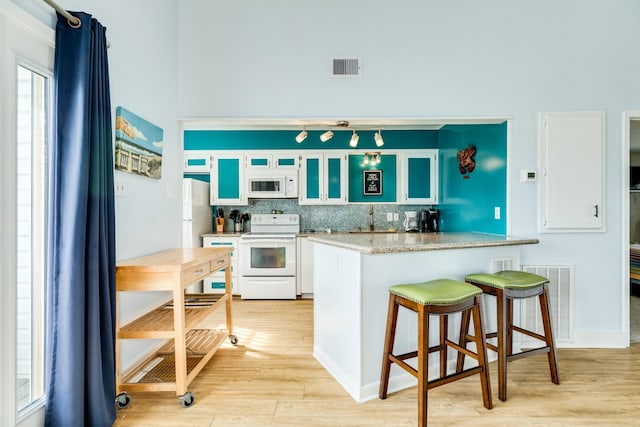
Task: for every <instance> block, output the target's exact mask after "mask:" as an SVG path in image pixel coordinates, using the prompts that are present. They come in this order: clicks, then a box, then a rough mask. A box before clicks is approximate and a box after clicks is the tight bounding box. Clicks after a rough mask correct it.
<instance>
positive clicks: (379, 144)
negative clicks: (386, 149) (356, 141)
mask: <svg viewBox="0 0 640 427" xmlns="http://www.w3.org/2000/svg"><path fill="white" fill-rule="evenodd" d="M373 140H374V141H375V142H376V147H382V146H383V145H384V139H382V134H381V133H380V131H378V132H376V133H375V134H374V135H373Z"/></svg>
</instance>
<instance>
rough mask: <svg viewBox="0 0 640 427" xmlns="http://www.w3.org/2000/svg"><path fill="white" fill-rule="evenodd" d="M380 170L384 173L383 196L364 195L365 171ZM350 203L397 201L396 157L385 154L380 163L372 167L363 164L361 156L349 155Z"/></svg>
mask: <svg viewBox="0 0 640 427" xmlns="http://www.w3.org/2000/svg"><path fill="white" fill-rule="evenodd" d="M372 169H378V170H381V171H382V194H381V195H379V196H373V195H368V196H365V195H364V194H362V180H363V176H362V175H363V174H362V171H364V170H372ZM349 201H350V202H369V203H378V202H388V203H393V202H395V201H396V155H395V154H386V155H385V154H383V155H381V156H380V163H379V164H377V165H375V166H372V165H364V164H363V156H362V155H361V154H352V155H349Z"/></svg>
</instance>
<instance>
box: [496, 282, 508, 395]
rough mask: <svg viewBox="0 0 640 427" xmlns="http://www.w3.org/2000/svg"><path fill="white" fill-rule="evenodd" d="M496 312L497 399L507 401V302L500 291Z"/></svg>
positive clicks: (499, 290)
mask: <svg viewBox="0 0 640 427" xmlns="http://www.w3.org/2000/svg"><path fill="white" fill-rule="evenodd" d="M496 306H497V311H498V398H499V399H500V400H502V401H505V400H507V347H506V345H505V344H506V340H507V301H506V297H505V294H504V291H503V290H502V289H498V290H497V291H496Z"/></svg>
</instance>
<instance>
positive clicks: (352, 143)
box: [349, 129, 360, 148]
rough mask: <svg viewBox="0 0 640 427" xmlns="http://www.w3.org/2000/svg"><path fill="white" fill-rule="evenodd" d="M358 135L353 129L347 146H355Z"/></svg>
mask: <svg viewBox="0 0 640 427" xmlns="http://www.w3.org/2000/svg"><path fill="white" fill-rule="evenodd" d="M359 139H360V137H359V136H358V134H357V133H356V131H355V129H354V130H353V135H351V141H349V147H351V148H356V147H357V146H358V140H359Z"/></svg>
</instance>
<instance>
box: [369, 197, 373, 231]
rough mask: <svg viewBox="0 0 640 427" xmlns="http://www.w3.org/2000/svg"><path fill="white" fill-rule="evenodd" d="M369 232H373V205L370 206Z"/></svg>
mask: <svg viewBox="0 0 640 427" xmlns="http://www.w3.org/2000/svg"><path fill="white" fill-rule="evenodd" d="M369 231H373V203H372V204H370V205H369Z"/></svg>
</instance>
